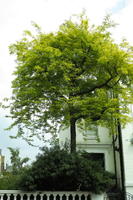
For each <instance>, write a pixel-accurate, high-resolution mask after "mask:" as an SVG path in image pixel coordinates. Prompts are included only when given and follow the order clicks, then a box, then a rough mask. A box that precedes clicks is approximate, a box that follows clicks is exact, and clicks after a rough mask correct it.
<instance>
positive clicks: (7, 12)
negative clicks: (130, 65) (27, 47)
mask: <svg viewBox="0 0 133 200" xmlns="http://www.w3.org/2000/svg"><path fill="white" fill-rule="evenodd" d="M83 9H85V10H86V14H87V16H88V18H89V19H90V23H91V24H99V23H101V21H102V19H103V17H104V16H105V15H106V14H108V13H110V14H112V19H114V20H115V22H116V23H118V24H119V25H118V26H117V27H116V28H115V30H114V31H113V37H114V38H115V40H116V41H117V42H119V41H120V39H121V38H123V37H125V38H127V40H128V41H129V42H130V43H131V44H133V27H132V20H133V0H1V1H0V27H1V31H0V33H1V34H0V100H2V99H3V98H4V97H9V96H10V95H11V80H12V79H13V76H12V72H13V71H14V69H15V62H14V60H15V57H14V56H10V55H9V51H8V46H9V45H10V44H12V43H14V42H15V41H16V40H19V39H21V38H22V33H23V31H24V30H27V29H28V30H32V26H31V22H32V21H34V22H36V23H37V24H39V25H40V26H41V27H42V30H44V31H45V32H50V31H55V30H57V29H58V26H59V25H60V24H61V23H63V22H64V20H65V19H69V17H70V16H71V15H73V14H79V13H81V12H82V11H83ZM4 115H5V113H4V111H3V110H1V113H0V148H1V149H2V152H3V154H4V155H5V156H6V161H7V162H9V157H10V155H9V151H8V150H7V147H9V146H11V147H19V148H20V152H21V155H22V156H28V157H30V158H31V159H32V160H33V159H34V157H35V155H36V154H37V153H38V149H37V148H33V147H30V146H28V145H27V144H26V142H25V141H23V140H22V139H20V140H13V139H10V138H9V135H10V134H12V135H13V134H15V130H12V131H4V128H6V127H7V126H8V125H9V123H10V122H9V119H7V118H5V117H4Z"/></svg>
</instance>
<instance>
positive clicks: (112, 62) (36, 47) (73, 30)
mask: <svg viewBox="0 0 133 200" xmlns="http://www.w3.org/2000/svg"><path fill="white" fill-rule="evenodd" d="M112 26H114V24H112V22H111V21H110V19H109V17H108V16H107V17H105V19H104V21H103V23H102V25H100V26H90V25H89V22H88V19H87V17H85V16H84V15H81V16H80V17H79V18H77V20H76V21H73V20H72V19H71V20H68V21H65V22H64V24H62V25H61V26H60V27H59V30H58V31H57V32H56V33H48V34H46V33H42V32H41V30H40V29H38V32H37V34H36V35H32V33H30V32H29V31H27V32H26V36H25V37H24V38H22V39H21V40H20V41H18V42H16V43H15V44H13V45H11V46H10V52H11V53H12V54H15V55H16V58H17V59H16V63H17V67H16V70H15V72H14V75H15V79H14V81H13V82H12V88H13V94H12V98H11V104H10V113H11V117H12V118H13V119H14V123H13V124H12V125H11V127H12V126H14V125H18V127H19V133H18V134H20V135H22V134H23V130H24V129H25V128H26V129H29V130H30V131H31V135H29V136H32V134H34V133H35V134H37V132H38V136H40V135H41V134H40V133H42V135H43V134H44V133H47V132H51V133H52V132H53V133H54V132H55V130H56V129H58V128H59V126H60V125H62V126H69V125H70V123H71V120H72V119H73V120H74V121H75V122H76V123H77V124H79V123H81V122H82V119H85V120H86V121H87V122H88V124H89V123H101V124H102V123H104V124H108V125H110V126H111V124H112V119H113V118H119V119H120V121H121V122H123V123H125V122H127V119H128V117H127V114H128V112H129V110H128V104H129V103H131V102H132V88H131V87H130V85H131V84H132V80H133V63H132V47H130V46H129V44H128V43H127V42H126V41H125V40H123V41H122V43H121V44H120V45H118V44H116V43H115V42H114V41H113V39H112V37H111V34H110V32H109V28H110V27H112ZM11 127H10V128H11ZM34 131H35V132H34Z"/></svg>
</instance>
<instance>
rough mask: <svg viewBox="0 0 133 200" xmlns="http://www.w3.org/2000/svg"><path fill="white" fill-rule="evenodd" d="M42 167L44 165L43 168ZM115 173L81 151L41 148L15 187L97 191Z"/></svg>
mask: <svg viewBox="0 0 133 200" xmlns="http://www.w3.org/2000/svg"><path fill="white" fill-rule="evenodd" d="M42 166H43V167H42ZM114 180H115V179H114V175H113V174H111V173H109V172H106V171H105V170H104V169H103V168H102V167H101V165H100V164H99V163H98V162H97V161H94V160H89V159H88V158H85V157H84V156H83V155H82V154H81V153H79V152H76V153H70V152H68V151H67V150H65V149H60V148H59V146H52V147H51V148H42V152H41V154H39V155H38V156H37V158H36V161H34V162H33V163H32V165H31V167H30V168H29V169H27V170H26V171H25V173H24V174H23V176H22V177H21V179H20V181H19V182H18V187H19V189H21V190H24V191H25V190H31V191H37V190H42V191H76V190H81V191H90V192H93V193H100V192H103V191H107V190H109V189H111V188H112V187H113V186H114V183H115V181H114Z"/></svg>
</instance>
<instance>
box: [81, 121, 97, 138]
mask: <svg viewBox="0 0 133 200" xmlns="http://www.w3.org/2000/svg"><path fill="white" fill-rule="evenodd" d="M83 136H84V139H92V140H98V127H97V126H95V125H91V126H90V127H89V128H86V129H85V130H84V132H83Z"/></svg>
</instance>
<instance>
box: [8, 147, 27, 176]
mask: <svg viewBox="0 0 133 200" xmlns="http://www.w3.org/2000/svg"><path fill="white" fill-rule="evenodd" d="M8 149H9V150H10V153H11V164H12V173H13V174H14V175H16V174H18V173H20V172H21V170H22V169H23V167H24V164H26V163H27V162H28V161H29V158H28V157H25V158H20V155H19V153H20V152H19V149H18V148H16V149H13V148H11V147H9V148H8Z"/></svg>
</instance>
